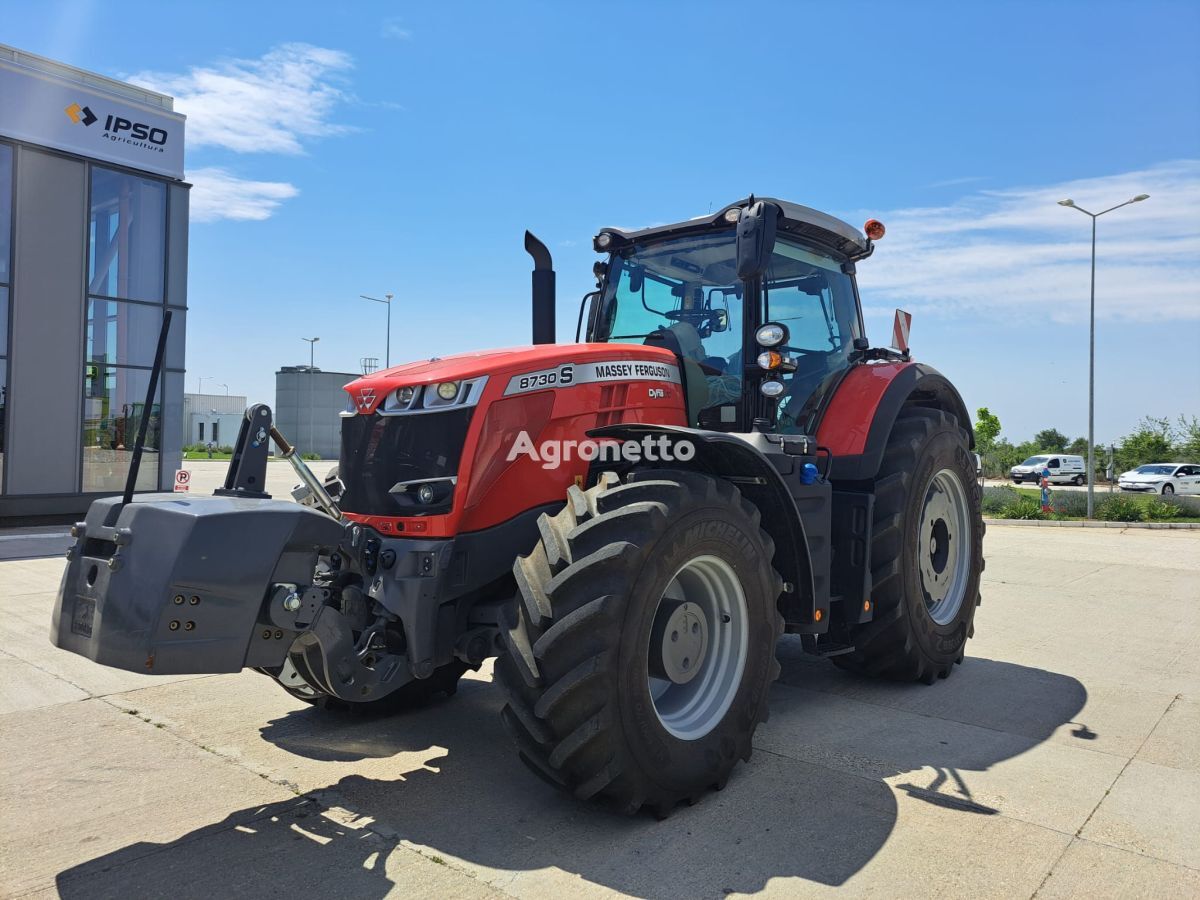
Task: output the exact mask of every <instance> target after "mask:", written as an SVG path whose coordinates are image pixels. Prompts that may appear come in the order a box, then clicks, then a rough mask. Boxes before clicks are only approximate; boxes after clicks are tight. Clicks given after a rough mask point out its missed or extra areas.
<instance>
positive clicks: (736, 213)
mask: <svg viewBox="0 0 1200 900" xmlns="http://www.w3.org/2000/svg"><path fill="white" fill-rule="evenodd" d="M741 216H742V208H741V207H740V206H735V207H734V208H733V209H727V210H725V221H726V222H729V223H730V224H731V225H736V224H737V221H738V219H740V218H741Z"/></svg>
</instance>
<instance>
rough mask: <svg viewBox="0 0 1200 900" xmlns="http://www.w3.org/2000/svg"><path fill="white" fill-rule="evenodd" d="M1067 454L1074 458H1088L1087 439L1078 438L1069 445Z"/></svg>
mask: <svg viewBox="0 0 1200 900" xmlns="http://www.w3.org/2000/svg"><path fill="white" fill-rule="evenodd" d="M1067 453H1070V454H1071V455H1072V456H1087V438H1085V437H1077V438H1075V440H1073V441H1071V443H1069V444H1067Z"/></svg>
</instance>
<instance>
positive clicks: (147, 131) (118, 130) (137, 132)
mask: <svg viewBox="0 0 1200 900" xmlns="http://www.w3.org/2000/svg"><path fill="white" fill-rule="evenodd" d="M63 112H65V113H66V114H67V118H69V119H70V120H71V121H72V122H74V123H75V124H76V125H83V126H84V127H91V125H92V123H93V122H97V121H99V117H98V116H97V115H96V114H95V113H93V112H92V110H91V109H90V108H89V107H87V106H80V105H79V104H78V103H72V104H71V105H70V106H68V107H67V108H66V109H65V110H63ZM104 137H105V138H107V139H108V140H110V141H115V142H118V143H122V144H134V145H135V146H138V147H144V148H146V149H147V150H157V151H158V152H160V153H161V152H162V148H163V145H164V144H166V142H167V130H166V129H165V128H158V127H156V126H153V125H147V124H146V123H144V122H134V121H132V120H131V119H126V118H123V117H121V116H114V115H112V114H111V113H110V114H109V115H108V116H107V117H106V118H105V119H104Z"/></svg>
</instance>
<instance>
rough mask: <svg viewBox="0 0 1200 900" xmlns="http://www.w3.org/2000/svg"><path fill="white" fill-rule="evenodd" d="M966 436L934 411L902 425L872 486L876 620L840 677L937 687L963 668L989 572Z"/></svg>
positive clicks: (840, 660)
mask: <svg viewBox="0 0 1200 900" xmlns="http://www.w3.org/2000/svg"><path fill="white" fill-rule="evenodd" d="M968 447H969V445H968V442H967V434H966V432H965V431H964V430H963V429H962V427H961V426H960V425H959V423H958V420H957V419H956V418H955V417H954V416H952V415H949V414H948V413H945V412H942V411H940V410H936V409H924V408H919V407H917V408H911V409H907V410H904V411H903V412H901V414H900V415H899V416H898V417H897V419H896V423H895V425H894V426H893V427H892V433H891V435H890V436H889V438H888V443H887V448H886V450H885V451H884V456H883V463H882V465H881V466H880V470H879V474H878V476H877V477H876V480H875V518H874V528H873V532H872V533H873V537H872V542H871V580H872V588H871V600H872V602H873V603H874V604H875V616H874V619H873V620H872V621H871V622H869V623H867V624H866V625H863V626H862V627H861V628H860V629H858V630H857V631H856V632H854V634H853V638H852V639H853V641H854V646H855V650H854V652H853V653H850V654H844V655H841V656H835V657H833V658H832V659H833V661H834V663H835V664H837V665H838V666H840V667H841V668H844V669H850V670H853V671H857V672H863V673H865V674H869V675H879V676H883V677H885V678H891V679H895V680H899V681H923V682H925V683H926V684H932V683H933V682H934V681H935V680H936V679H938V678H945V677H947V676H948V675H949V674H950V672H951V670H952V669H953V668H954V665H955V664H956V663H961V662H962V660H963V652H964V647H965V645H966V643H967V638H969V637H970V636H971V635H972V634H974V618H975V607H976V606H977V605H978V604H979V578H980V574H981V573H982V571H983V519H982V516H981V513H980V505H979V504H980V490H979V485H978V484H977V482H976V481H975V478H974V460H973V458H972V456H971V453H970V450H969V449H968Z"/></svg>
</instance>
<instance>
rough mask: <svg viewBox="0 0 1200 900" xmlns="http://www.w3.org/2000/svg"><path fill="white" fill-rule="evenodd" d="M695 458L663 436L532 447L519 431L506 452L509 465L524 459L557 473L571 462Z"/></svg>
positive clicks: (684, 444) (687, 445)
mask: <svg viewBox="0 0 1200 900" xmlns="http://www.w3.org/2000/svg"><path fill="white" fill-rule="evenodd" d="M695 455H696V447H695V446H694V445H693V444H692V442H691V441H688V440H680V441H672V440H671V439H670V438H668V437H667V436H666V435H663V434H659V435H650V434H647V435H643V436H642V437H641V438H639V439H638V440H636V441H633V440H630V441H615V440H607V441H593V440H591V439H590V438H585V439H583V440H581V441H576V440H567V441H542V442H541V443H540V444H534V442H533V439H532V438H530V436H529V433H528V432H525V431H522V432H521V433H520V434H519V435H517V439H516V441H515V442H514V443H513V445H512V448H511V449H510V450H509V451H508V457H507V460H508V462H513V461H514V460H516V459H519V458H520V457H522V456H527V457H529V458H530V459H532V460H533V461H534V462H539V463H541V464H542V468H543V469H557V468H558V467H559V466H561V465H562V464H563V463H567V462H571V461H572V460H573V459H578V460H582V461H584V462H592V461H594V460H599V461H600V462H614V463H615V462H627V463H639V462H676V461H678V462H687V461H688V460H689V459H691V458H692V457H694V456H695Z"/></svg>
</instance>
